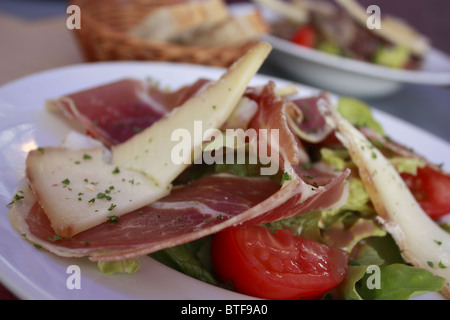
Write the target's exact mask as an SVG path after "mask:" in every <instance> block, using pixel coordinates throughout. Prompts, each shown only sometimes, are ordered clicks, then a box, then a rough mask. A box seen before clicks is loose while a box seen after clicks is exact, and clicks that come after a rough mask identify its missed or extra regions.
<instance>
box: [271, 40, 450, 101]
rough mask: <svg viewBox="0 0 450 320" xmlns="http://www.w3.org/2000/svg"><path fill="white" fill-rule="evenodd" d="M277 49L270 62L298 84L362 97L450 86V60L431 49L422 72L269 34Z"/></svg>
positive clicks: (272, 43) (375, 96)
mask: <svg viewBox="0 0 450 320" xmlns="http://www.w3.org/2000/svg"><path fill="white" fill-rule="evenodd" d="M263 40H265V41H267V42H269V43H270V44H271V45H272V46H273V48H274V50H273V52H272V53H271V55H270V59H269V61H271V62H272V64H274V65H276V66H278V67H280V68H281V69H282V70H283V71H284V72H285V73H286V74H288V75H289V76H290V77H292V78H293V79H295V80H297V81H301V82H305V83H308V84H311V85H314V86H316V87H319V88H323V89H326V90H329V91H332V92H335V93H338V94H341V95H342V94H343V95H351V96H355V97H359V98H377V97H382V96H387V95H389V94H392V93H394V92H396V91H397V90H399V89H400V88H401V87H402V85H403V84H405V83H412V84H421V85H434V86H447V85H450V57H449V56H448V55H446V54H445V53H443V52H441V51H439V50H436V49H433V48H432V49H431V50H430V51H429V52H428V53H427V54H426V56H425V59H424V65H423V68H422V69H421V70H398V69H392V68H388V67H384V66H380V65H376V64H373V63H368V62H363V61H357V60H353V59H350V58H344V57H339V56H334V55H331V54H327V53H324V52H320V51H318V50H314V49H310V48H306V47H303V46H300V45H297V44H295V43H292V42H290V41H287V40H284V39H281V38H279V37H275V36H273V35H269V34H267V35H265V36H264V38H263Z"/></svg>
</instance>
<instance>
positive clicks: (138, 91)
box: [47, 79, 209, 147]
mask: <svg viewBox="0 0 450 320" xmlns="http://www.w3.org/2000/svg"><path fill="white" fill-rule="evenodd" d="M208 82H209V81H208V80H206V79H199V80H198V81H196V82H195V83H193V84H192V85H189V86H184V87H182V88H180V89H178V90H175V91H171V92H169V91H164V90H161V89H160V88H159V87H158V86H157V85H155V84H153V83H152V82H147V81H141V80H137V79H123V80H119V81H115V82H112V83H108V84H105V85H101V86H98V87H95V88H92V89H88V90H82V91H79V92H75V93H72V94H68V95H66V96H63V97H59V98H56V99H52V100H49V101H48V102H47V105H48V107H49V108H50V109H52V110H61V111H62V112H63V113H64V115H65V116H67V117H68V118H69V119H72V120H76V121H78V122H79V123H80V124H81V125H82V126H83V127H84V128H85V129H86V130H87V131H88V132H89V134H91V135H92V136H93V137H95V138H96V139H98V140H100V141H102V142H103V143H104V144H105V145H106V146H108V147H111V146H113V145H116V144H119V143H121V142H124V141H126V140H128V139H129V138H130V137H132V136H133V135H134V134H136V133H137V132H139V131H142V130H143V129H145V128H147V127H149V126H151V125H152V124H153V123H154V122H155V121H157V120H159V119H160V118H161V117H163V116H164V115H165V114H167V113H168V112H170V111H171V110H172V109H174V108H175V107H177V106H180V105H181V104H183V102H185V101H186V100H187V99H189V98H190V97H191V96H192V95H194V94H195V93H196V92H198V91H199V90H200V89H201V88H202V87H203V86H204V85H205V84H206V83H208Z"/></svg>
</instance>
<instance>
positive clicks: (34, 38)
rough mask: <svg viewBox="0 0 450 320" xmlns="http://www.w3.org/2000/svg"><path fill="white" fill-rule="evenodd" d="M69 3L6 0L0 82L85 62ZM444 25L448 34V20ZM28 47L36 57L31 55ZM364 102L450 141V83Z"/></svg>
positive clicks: (0, 27)
mask: <svg viewBox="0 0 450 320" xmlns="http://www.w3.org/2000/svg"><path fill="white" fill-rule="evenodd" d="M436 1H438V0H436ZM446 2H447V3H449V2H448V1H447V0H446ZM38 3H39V6H38ZM65 8H66V3H65V1H56V0H54V1H49V0H47V1H19V0H2V2H1V3H0V43H2V47H1V49H0V57H1V59H0V70H1V72H0V86H1V85H2V84H5V83H7V82H9V81H12V80H15V79H18V78H20V77H22V76H25V75H28V74H31V73H35V72H38V71H42V70H46V69H50V68H57V67H61V66H66V65H71V64H77V63H82V62H83V61H84V60H83V57H82V55H81V53H80V51H79V50H78V47H77V44H76V42H75V39H74V37H73V36H72V35H71V34H70V31H69V30H68V29H67V28H66V19H67V16H66V15H65ZM447 20H448V19H447ZM445 28H447V29H446V30H445V31H446V36H447V37H448V31H449V29H448V24H447V25H445ZM444 49H445V48H444ZM30 52H32V56H33V59H29V54H28V53H30ZM261 73H263V74H268V75H273V76H276V77H282V78H287V76H286V75H284V74H281V73H279V72H278V71H276V70H275V69H274V68H272V67H270V66H264V67H263V68H262V69H261ZM366 101H367V102H368V103H369V104H370V105H371V106H373V107H374V108H377V109H380V110H383V111H385V112H387V113H390V114H393V115H395V116H397V117H399V118H402V119H404V120H406V121H408V122H410V123H412V124H415V125H416V126H418V127H421V128H423V129H425V130H427V131H429V132H431V133H433V134H435V135H436V136H438V137H440V138H442V139H444V140H446V141H447V142H450V126H449V120H450V89H449V88H439V87H432V86H420V85H405V86H404V88H403V89H401V90H400V91H398V92H397V93H394V94H393V95H391V96H388V97H384V98H378V99H367V100H366ZM8 299H16V297H15V296H14V295H13V294H12V293H11V292H10V291H8V289H7V288H5V287H3V286H2V285H1V284H0V300H8Z"/></svg>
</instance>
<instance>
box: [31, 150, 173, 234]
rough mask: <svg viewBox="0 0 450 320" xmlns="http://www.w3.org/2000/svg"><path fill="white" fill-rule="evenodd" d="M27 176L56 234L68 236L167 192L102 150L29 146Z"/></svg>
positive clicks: (113, 221) (117, 217) (149, 201)
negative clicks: (114, 162) (111, 159)
mask: <svg viewBox="0 0 450 320" xmlns="http://www.w3.org/2000/svg"><path fill="white" fill-rule="evenodd" d="M26 162H27V163H26V164H27V171H26V175H27V179H28V182H29V185H30V187H31V189H32V191H33V193H34V194H35V196H36V199H37V200H38V202H39V204H40V205H41V207H42V208H43V210H44V212H45V213H46V215H47V217H48V218H49V220H50V222H51V225H52V228H53V229H54V231H55V234H56V235H58V236H60V237H63V238H70V237H72V236H74V235H75V234H77V233H79V232H82V231H84V230H87V229H90V228H92V227H94V226H96V225H99V224H101V223H104V222H108V221H109V222H110V223H117V222H118V220H119V219H120V216H122V215H123V214H125V213H129V212H132V211H134V210H137V209H139V208H142V207H143V206H145V205H147V204H149V203H151V202H153V201H156V200H157V199H159V198H161V197H163V196H165V195H166V194H168V193H169V191H170V190H169V188H168V187H162V186H159V185H158V184H157V183H156V182H155V181H154V180H152V179H149V178H148V177H147V176H145V175H144V174H142V173H140V172H136V171H130V170H126V169H123V168H119V167H117V166H115V165H112V164H109V163H106V162H105V161H104V150H103V149H102V148H100V147H98V148H90V149H68V148H61V147H46V148H39V149H36V150H33V151H30V152H29V154H28V157H27V161H26Z"/></svg>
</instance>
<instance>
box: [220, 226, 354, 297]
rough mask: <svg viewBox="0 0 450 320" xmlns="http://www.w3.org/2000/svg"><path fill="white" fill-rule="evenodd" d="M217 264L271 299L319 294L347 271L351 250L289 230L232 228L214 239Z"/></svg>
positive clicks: (244, 288) (228, 276) (243, 287)
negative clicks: (346, 250)
mask: <svg viewBox="0 0 450 320" xmlns="http://www.w3.org/2000/svg"><path fill="white" fill-rule="evenodd" d="M211 256H212V263H213V267H214V269H215V271H216V273H217V275H218V276H219V278H220V279H221V280H222V281H224V282H225V281H229V280H232V281H233V283H234V286H235V289H236V291H237V292H240V293H243V294H246V295H250V296H254V297H258V298H262V299H272V300H293V299H317V298H320V296H322V295H323V294H325V293H326V292H328V291H330V290H331V289H333V288H334V287H336V286H337V285H339V284H340V283H341V282H342V281H343V280H344V279H345V277H346V274H347V264H348V254H347V253H346V252H344V251H342V250H339V249H335V248H331V247H329V246H326V245H324V244H321V243H319V242H316V241H313V240H309V239H305V238H301V237H298V236H294V235H293V234H292V233H291V232H290V231H288V230H278V231H276V233H271V232H270V231H269V230H268V229H267V228H264V227H262V226H251V227H236V228H229V229H226V230H224V231H221V232H219V233H217V234H216V235H215V236H214V238H213V241H212V247H211Z"/></svg>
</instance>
